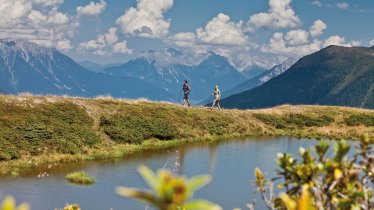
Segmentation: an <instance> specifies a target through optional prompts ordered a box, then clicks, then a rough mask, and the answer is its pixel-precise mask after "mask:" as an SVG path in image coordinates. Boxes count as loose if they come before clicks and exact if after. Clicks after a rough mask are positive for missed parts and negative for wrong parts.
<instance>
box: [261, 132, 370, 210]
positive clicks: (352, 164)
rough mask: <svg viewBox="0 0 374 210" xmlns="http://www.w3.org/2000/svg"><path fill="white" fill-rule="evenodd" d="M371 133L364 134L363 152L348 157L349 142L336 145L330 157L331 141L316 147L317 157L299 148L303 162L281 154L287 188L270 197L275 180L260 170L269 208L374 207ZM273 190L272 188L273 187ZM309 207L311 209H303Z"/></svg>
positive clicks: (361, 144) (280, 173)
mask: <svg viewBox="0 0 374 210" xmlns="http://www.w3.org/2000/svg"><path fill="white" fill-rule="evenodd" d="M372 143H373V142H371V141H370V139H369V137H368V136H364V137H363V138H362V139H361V141H360V145H359V151H358V152H357V153H356V154H354V155H353V157H352V158H350V159H348V158H347V154H348V152H349V150H350V148H351V146H350V145H349V144H347V143H346V142H345V141H340V142H338V143H337V144H336V147H335V154H334V156H333V157H326V154H327V153H328V150H329V144H327V143H324V142H320V143H319V144H318V145H317V146H315V151H316V153H317V156H316V157H314V156H313V155H312V154H311V152H310V151H309V150H305V149H303V148H300V149H299V153H300V156H301V161H300V162H298V160H297V159H295V158H294V157H292V156H291V155H290V154H279V155H278V165H279V167H280V169H279V170H278V172H277V174H278V177H276V178H274V179H272V180H277V179H280V180H282V181H283V182H282V183H281V184H280V185H279V187H280V188H281V189H285V190H286V191H285V192H283V193H281V195H280V196H279V197H273V195H272V194H271V193H270V194H269V198H268V195H267V192H266V189H268V188H269V186H270V184H269V183H271V182H270V181H268V180H265V179H264V176H263V174H262V172H261V171H260V170H259V169H256V171H255V174H256V178H257V181H256V184H257V186H258V190H259V192H260V193H261V196H262V198H263V200H264V201H265V204H266V205H267V207H268V208H269V209H285V208H286V207H287V208H288V209H299V210H303V209H328V210H329V209H373V208H374V200H373V189H372V185H373V184H374V156H373V150H372V148H371V144H372ZM270 191H271V190H270ZM306 206H309V208H303V207H306Z"/></svg>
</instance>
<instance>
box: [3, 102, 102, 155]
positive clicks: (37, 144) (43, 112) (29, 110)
mask: <svg viewBox="0 0 374 210" xmlns="http://www.w3.org/2000/svg"><path fill="white" fill-rule="evenodd" d="M92 126H93V119H92V118H91V117H90V116H89V115H88V114H87V113H86V111H85V110H84V109H83V108H81V107H79V106H77V105H75V104H73V103H68V102H66V103H48V104H36V105H35V104H33V106H26V105H22V106H20V105H18V104H15V103H4V102H0V160H10V159H17V158H19V157H20V156H21V151H22V152H23V153H26V154H27V153H28V154H31V155H39V154H43V153H55V152H59V153H67V154H75V153H78V152H80V151H82V149H83V147H91V146H93V145H95V144H97V143H99V142H100V138H99V136H98V135H97V134H96V133H95V131H94V130H93V129H92Z"/></svg>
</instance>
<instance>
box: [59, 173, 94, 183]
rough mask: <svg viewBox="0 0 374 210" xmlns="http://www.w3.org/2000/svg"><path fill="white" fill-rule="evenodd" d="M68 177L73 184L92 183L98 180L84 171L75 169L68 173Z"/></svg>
mask: <svg viewBox="0 0 374 210" xmlns="http://www.w3.org/2000/svg"><path fill="white" fill-rule="evenodd" d="M66 179H67V180H68V181H69V182H70V183H73V184H81V185H90V184H94V183H95V182H96V180H95V179H94V178H92V177H90V176H89V175H88V174H86V173H85V172H84V171H75V172H73V173H70V174H68V175H66Z"/></svg>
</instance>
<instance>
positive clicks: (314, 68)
mask: <svg viewBox="0 0 374 210" xmlns="http://www.w3.org/2000/svg"><path fill="white" fill-rule="evenodd" d="M281 104H321V105H339V106H351V107H363V108H374V47H371V48H366V47H341V46H329V47H327V48H324V49H322V50H320V51H318V52H315V53H313V54H311V55H307V56H305V57H303V58H301V59H300V60H299V61H298V62H296V63H295V64H294V65H293V66H292V67H291V68H290V69H289V70H287V71H286V72H285V73H283V74H281V75H280V76H278V77H275V78H273V79H271V80H270V81H268V82H266V83H265V84H263V85H261V86H259V87H257V88H254V89H251V90H248V91H244V92H242V93H239V94H236V95H232V96H230V97H228V98H226V99H224V100H222V106H224V107H226V108H240V109H247V108H264V107H272V106H277V105H281Z"/></svg>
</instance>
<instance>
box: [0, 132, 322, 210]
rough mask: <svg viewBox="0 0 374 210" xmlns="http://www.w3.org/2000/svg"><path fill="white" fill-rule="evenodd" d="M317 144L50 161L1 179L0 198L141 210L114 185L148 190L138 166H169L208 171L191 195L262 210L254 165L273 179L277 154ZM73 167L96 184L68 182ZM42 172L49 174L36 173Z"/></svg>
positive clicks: (264, 141)
mask: <svg viewBox="0 0 374 210" xmlns="http://www.w3.org/2000/svg"><path fill="white" fill-rule="evenodd" d="M316 143H317V141H315V140H307V139H294V138H287V137H278V138H251V139H245V140H239V139H238V140H229V141H221V142H219V143H199V144H194V145H186V146H181V147H176V148H172V149H167V150H160V151H155V152H144V153H142V154H136V155H133V156H131V157H129V158H125V159H121V160H105V161H87V162H79V163H70V164H59V165H49V166H44V167H38V168H35V169H32V170H30V172H28V173H26V174H22V175H21V176H18V177H1V178H0V199H3V198H4V197H5V196H6V195H8V194H11V195H13V196H15V197H16V199H17V202H25V201H26V202H29V203H30V204H31V206H32V210H52V209H54V208H57V207H58V208H62V207H63V206H64V205H65V204H66V203H74V202H76V203H79V205H80V206H81V208H82V209H83V210H109V209H113V210H120V209H121V210H123V209H126V210H138V209H139V210H142V209H145V205H143V204H139V203H138V202H136V201H133V200H130V199H127V198H123V197H120V196H118V195H117V194H116V193H115V192H114V190H115V188H116V187H117V186H128V187H136V188H143V189H144V188H147V186H146V184H145V183H144V181H143V180H142V178H141V177H140V176H139V174H138V173H137V171H136V167H137V166H138V165H139V164H144V165H147V166H149V167H151V168H152V169H153V170H156V169H158V168H162V167H167V168H169V169H171V170H173V171H175V172H176V173H180V174H185V175H187V176H188V177H190V176H193V175H199V174H211V175H212V176H213V181H212V182H211V183H210V184H209V185H207V186H206V187H204V188H202V189H200V190H199V191H198V192H197V193H196V194H195V197H197V198H205V199H208V200H210V201H213V202H216V203H218V204H220V205H221V206H222V207H223V209H225V210H226V209H233V208H236V207H239V208H242V209H246V208H245V206H246V204H247V203H249V202H251V201H253V199H256V198H257V204H256V209H265V208H264V206H263V204H262V202H261V200H259V197H258V196H256V195H254V192H255V191H256V187H255V186H254V180H255V177H254V169H255V167H259V168H261V170H262V171H263V172H265V173H266V174H267V175H268V177H274V175H275V174H274V171H275V169H276V168H277V166H276V159H277V157H276V156H277V153H279V152H288V153H292V154H294V155H297V153H298V149H299V147H304V148H312V147H313V145H315V144H316ZM76 170H84V171H86V172H87V173H88V174H89V175H91V176H92V177H94V178H95V179H96V181H97V183H96V184H94V185H91V186H78V185H73V184H69V183H67V181H66V180H65V176H66V175H67V174H68V173H71V172H73V171H76ZM43 173H47V174H48V176H44V177H38V176H40V174H43Z"/></svg>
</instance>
